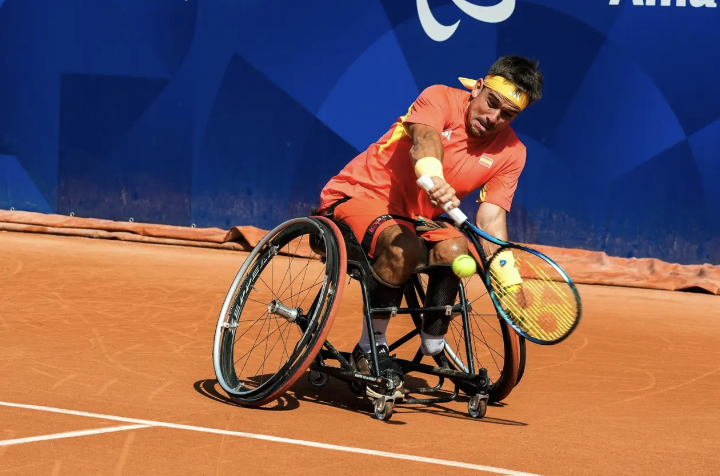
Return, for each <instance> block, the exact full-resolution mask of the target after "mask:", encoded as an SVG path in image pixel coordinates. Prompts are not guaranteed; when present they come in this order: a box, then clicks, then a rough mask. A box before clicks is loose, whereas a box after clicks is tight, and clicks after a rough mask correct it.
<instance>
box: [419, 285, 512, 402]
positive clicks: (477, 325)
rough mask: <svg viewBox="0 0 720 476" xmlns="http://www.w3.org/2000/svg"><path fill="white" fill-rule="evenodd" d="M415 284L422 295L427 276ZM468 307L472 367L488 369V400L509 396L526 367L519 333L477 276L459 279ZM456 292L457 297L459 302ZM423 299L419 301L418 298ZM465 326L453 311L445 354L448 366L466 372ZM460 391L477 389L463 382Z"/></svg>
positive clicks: (475, 391)
mask: <svg viewBox="0 0 720 476" xmlns="http://www.w3.org/2000/svg"><path fill="white" fill-rule="evenodd" d="M417 276H418V281H416V287H417V286H418V284H419V287H420V292H419V293H418V294H422V295H423V296H424V293H425V289H426V288H427V277H426V276H424V275H421V274H419V275H417ZM461 287H462V289H463V291H464V294H465V300H466V302H467V304H468V306H469V309H468V335H469V336H470V355H471V357H472V361H473V368H474V370H475V371H476V372H477V370H478V369H479V368H485V369H486V370H487V375H488V378H489V379H490V387H489V389H488V393H489V403H497V402H500V401H502V400H504V399H505V398H507V397H508V395H510V393H511V392H512V390H513V388H515V386H516V385H517V383H518V380H519V376H520V369H521V368H524V367H525V364H524V359H525V353H524V352H522V354H521V352H520V340H519V336H518V335H517V333H516V332H515V331H513V329H512V328H511V327H510V326H509V325H508V324H507V323H506V322H505V320H503V319H502V318H500V317H499V316H498V315H497V312H496V311H495V308H494V306H493V304H492V300H491V299H490V296H489V294H488V292H487V288H486V287H485V286H484V284H483V282H482V279H481V278H480V276H478V275H473V276H471V277H469V278H464V279H462V280H461ZM459 299H460V295H459V293H458V300H457V301H456V303H459V302H460V300H459ZM421 302H422V300H421ZM467 347H468V346H467V344H466V340H465V327H464V324H463V319H462V315H461V314H460V313H455V314H454V315H453V319H452V321H450V326H449V328H448V332H447V334H446V335H445V355H446V356H447V360H448V361H449V363H450V366H451V368H454V369H456V370H461V371H464V372H469V368H470V366H469V365H468V363H469V361H470V359H469V358H468V352H467ZM458 386H459V388H460V390H462V391H463V393H465V394H467V395H469V396H474V395H475V394H476V393H477V392H478V389H477V388H474V387H473V386H472V385H470V384H468V383H466V382H458Z"/></svg>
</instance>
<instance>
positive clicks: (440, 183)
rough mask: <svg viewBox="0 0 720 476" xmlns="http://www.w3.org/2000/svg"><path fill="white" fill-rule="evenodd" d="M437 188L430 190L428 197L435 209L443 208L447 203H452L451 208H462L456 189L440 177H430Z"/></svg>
mask: <svg viewBox="0 0 720 476" xmlns="http://www.w3.org/2000/svg"><path fill="white" fill-rule="evenodd" d="M430 178H431V179H432V181H433V183H434V184H435V186H434V187H433V188H432V189H430V192H429V193H428V196H429V197H430V203H431V204H432V206H433V207H442V206H443V205H444V204H445V203H447V202H451V203H452V207H451V208H457V207H459V206H460V200H458V198H457V197H456V196H455V189H454V188H452V187H451V186H450V184H449V183H447V182H446V181H445V180H444V179H442V178H440V177H430Z"/></svg>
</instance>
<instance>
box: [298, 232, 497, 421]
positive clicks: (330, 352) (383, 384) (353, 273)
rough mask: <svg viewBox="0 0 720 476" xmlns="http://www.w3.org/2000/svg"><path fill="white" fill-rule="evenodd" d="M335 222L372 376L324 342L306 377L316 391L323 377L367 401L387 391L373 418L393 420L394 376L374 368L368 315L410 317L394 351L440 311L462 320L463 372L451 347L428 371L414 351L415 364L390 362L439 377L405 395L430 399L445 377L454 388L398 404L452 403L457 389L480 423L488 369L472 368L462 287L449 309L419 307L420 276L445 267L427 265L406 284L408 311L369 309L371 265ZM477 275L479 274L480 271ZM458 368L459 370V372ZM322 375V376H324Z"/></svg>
mask: <svg viewBox="0 0 720 476" xmlns="http://www.w3.org/2000/svg"><path fill="white" fill-rule="evenodd" d="M331 220H332V221H333V223H335V225H336V226H337V227H338V228H339V229H340V232H341V233H342V235H343V238H344V239H345V244H346V249H347V274H348V275H349V276H350V277H351V278H352V279H355V280H357V281H358V282H359V283H360V287H361V290H362V297H363V318H364V319H365V323H366V325H367V326H368V330H369V332H368V335H369V338H370V351H371V354H372V369H371V371H372V375H367V374H365V373H361V372H358V371H355V370H353V368H352V366H351V364H350V353H349V352H341V351H338V350H337V349H335V348H334V347H333V346H332V344H330V342H329V341H328V340H326V341H325V343H324V344H323V348H322V349H321V350H320V352H319V353H318V355H317V356H316V358H315V361H314V362H313V363H312V364H311V365H310V370H311V373H310V374H309V375H308V380H309V381H310V383H311V384H312V385H314V386H316V387H321V386H324V385H325V384H326V383H327V381H328V379H327V377H326V376H333V377H335V378H338V379H341V380H345V381H347V382H357V383H358V384H360V392H361V393H362V394H363V396H365V395H366V394H365V391H364V386H365V385H374V386H377V387H379V388H381V389H385V395H384V396H383V397H382V398H379V399H376V400H375V405H374V410H375V416H376V417H377V418H378V419H380V420H387V419H389V418H390V416H391V415H392V411H393V406H394V403H395V402H394V397H393V393H394V381H393V378H392V376H383V375H381V373H380V369H379V367H378V355H377V349H376V342H375V330H374V326H373V322H372V321H373V320H372V316H373V315H374V314H376V313H382V314H386V315H387V314H388V313H389V314H390V316H391V317H390V318H392V317H394V316H395V315H397V314H410V316H411V317H412V320H413V323H414V324H415V329H413V330H412V331H410V332H408V333H407V334H406V335H404V336H403V337H401V338H399V339H398V340H397V341H395V342H393V343H392V344H389V349H390V351H391V352H392V351H393V350H395V349H397V348H399V347H400V346H402V345H403V344H405V343H406V342H408V341H410V340H411V339H412V338H413V337H415V336H417V335H419V334H420V328H421V325H422V313H423V312H426V311H444V312H445V313H446V315H448V316H450V315H452V314H458V313H459V314H460V316H461V317H462V324H463V331H464V337H465V352H466V354H465V355H466V356H467V361H468V362H467V367H466V368H462V367H465V366H464V365H463V364H462V362H461V361H459V359H457V357H456V356H455V355H454V354H453V353H452V351H451V350H450V349H449V347H448V346H447V345H446V346H445V349H444V351H443V352H441V353H440V354H438V355H436V356H433V359H434V360H435V362H436V364H437V365H436V366H434V367H433V366H430V365H427V364H422V363H420V361H421V360H422V358H423V357H424V354H423V353H422V352H421V350H420V349H418V350H417V352H416V354H415V357H414V358H413V360H406V359H398V358H394V360H395V362H396V363H398V365H399V366H400V368H401V369H402V371H403V373H404V374H408V373H411V372H417V373H421V374H426V375H433V376H436V377H439V379H440V381H439V383H438V384H437V385H436V386H434V387H427V388H418V389H413V391H411V392H409V393H420V394H428V393H432V392H436V391H438V390H439V389H440V388H441V387H442V386H443V384H444V382H445V378H449V379H450V380H451V381H452V382H453V383H454V384H455V389H454V391H453V393H452V394H451V395H450V396H448V397H432V398H407V397H406V398H403V400H402V404H430V403H447V402H451V401H454V400H455V399H456V398H457V397H458V394H459V390H460V389H462V390H463V391H464V392H465V393H467V394H469V395H470V401H469V402H468V413H469V414H470V416H472V417H473V418H482V417H484V416H485V412H486V410H487V403H488V400H489V394H488V387H489V379H488V377H487V369H485V368H480V369H477V371H476V369H475V368H474V366H475V364H474V356H473V350H472V343H471V342H472V341H471V338H470V325H469V319H468V311H469V310H470V309H471V304H470V303H468V302H467V300H466V298H465V288H464V286H463V284H462V282H461V283H460V286H459V297H460V303H459V304H454V305H448V306H438V307H423V306H422V305H421V304H420V302H422V301H424V300H425V293H424V291H423V288H422V285H421V283H420V279H419V278H418V274H427V273H429V272H432V270H433V269H434V268H440V267H445V266H447V265H435V266H433V265H430V266H425V267H422V268H419V269H417V270H415V271H414V272H413V274H412V277H411V279H410V282H409V283H408V284H407V286H406V288H405V291H404V294H405V300H406V302H407V303H408V307H405V308H403V307H397V308H396V307H392V308H371V307H370V305H369V302H370V300H369V296H368V292H367V287H366V284H365V276H367V275H369V274H370V263H369V261H368V258H367V255H366V254H365V252H364V250H363V249H362V246H361V245H360V243H359V242H358V241H357V239H356V238H355V235H354V234H353V232H352V231H351V230H350V228H349V227H348V226H347V225H345V224H344V223H342V222H339V221H337V220H333V219H332V218H331ZM479 272H482V271H481V270H479ZM446 353H447V354H449V356H450V359H447V357H446V355H445V354H446ZM327 360H336V361H338V362H339V363H340V367H335V366H330V365H327V364H326V363H325V361H327ZM458 368H461V370H458ZM323 374H324V375H323Z"/></svg>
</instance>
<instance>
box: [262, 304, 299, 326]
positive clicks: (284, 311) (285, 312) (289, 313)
mask: <svg viewBox="0 0 720 476" xmlns="http://www.w3.org/2000/svg"><path fill="white" fill-rule="evenodd" d="M268 314H271V315H278V316H280V317H282V318H283V319H286V320H287V321H288V322H295V320H297V318H298V316H299V315H300V311H299V310H298V309H290V308H289V307H287V306H285V305H283V304H282V303H281V302H279V301H278V300H277V299H273V300H272V301H270V304H268Z"/></svg>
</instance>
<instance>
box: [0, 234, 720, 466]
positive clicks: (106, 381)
mask: <svg viewBox="0 0 720 476" xmlns="http://www.w3.org/2000/svg"><path fill="white" fill-rule="evenodd" d="M245 256H246V254H245V253H243V252H237V251H226V250H213V249H201V248H189V247H180V246H166V245H151V244H143V243H133V242H121V241H106V240H93V239H87V238H75V237H58V236H50V235H38V234H24V233H9V232H3V233H0V379H1V381H2V386H1V387H0V475H3V476H4V475H13V474H18V475H20V474H33V475H79V476H84V475H119V474H126V475H160V476H162V475H175V474H187V475H190V474H192V475H246V474H293V475H296V474H307V475H339V474H357V475H360V474H433V475H435V474H452V475H460V474H517V473H513V472H527V473H532V474H543V475H584V474H593V475H595V474H597V475H609V474H633V475H664V474H668V475H670V474H672V475H677V474H683V475H690V474H698V475H710V474H718V472H719V471H720V403H719V402H720V400H719V397H718V396H719V395H720V297H718V296H710V295H702V294H691V293H681V292H670V291H657V290H643V289H630V288H620V287H604V286H581V287H580V292H581V295H582V297H583V306H584V314H583V320H582V322H581V324H580V326H579V328H578V330H577V331H576V332H575V333H574V334H573V335H572V336H571V337H570V338H569V339H568V340H567V341H565V342H563V343H562V344H559V345H557V346H550V347H541V346H537V345H534V344H528V347H527V349H528V363H527V370H526V372H525V376H524V378H523V380H522V382H521V383H520V385H519V386H518V387H517V388H515V390H514V391H513V393H512V394H511V395H510V396H509V397H508V398H507V399H506V401H505V402H504V403H505V404H504V405H502V406H491V407H489V408H488V411H487V416H486V417H485V419H484V420H473V419H471V418H470V417H469V416H467V399H466V397H460V398H459V400H458V401H456V402H453V403H449V404H440V405H433V406H415V405H413V406H397V407H396V410H395V413H394V415H393V417H392V419H391V420H390V422H388V423H384V422H380V421H377V420H376V419H375V418H374V416H373V415H372V413H371V412H369V411H368V407H367V406H366V405H365V404H364V403H363V401H362V399H361V398H360V397H356V396H354V395H353V394H351V393H350V392H349V390H348V389H347V386H346V385H345V384H344V383H342V382H338V381H336V380H332V379H331V380H330V383H329V384H328V385H327V386H326V387H324V388H321V389H316V388H314V387H312V386H310V385H309V384H308V382H307V380H306V379H305V378H304V377H303V378H301V379H300V380H299V381H298V382H297V384H296V385H295V386H294V387H293V389H291V390H290V391H289V392H288V393H287V394H286V396H285V397H284V398H283V399H281V400H280V401H278V402H277V403H275V404H271V405H269V406H268V407H267V408H263V409H246V408H242V407H239V406H237V405H235V404H233V403H231V402H230V401H229V400H228V399H227V398H226V396H225V394H224V393H223V392H222V390H221V389H220V388H219V386H218V385H217V383H216V382H215V375H214V372H213V367H212V361H211V359H212V340H213V334H214V331H215V325H216V321H217V317H218V313H219V311H220V307H221V305H222V301H223V299H224V296H225V293H226V292H227V289H228V287H229V285H230V283H231V282H232V279H233V278H234V276H235V273H236V272H237V269H238V268H239V266H240V265H241V263H242V260H243V259H244V257H245ZM358 291H359V287H358V286H357V285H356V284H355V283H353V284H352V285H350V286H348V287H346V291H345V294H344V296H343V300H342V305H341V307H340V311H339V314H338V316H337V318H336V319H335V323H334V326H333V328H332V331H331V333H330V341H331V342H332V343H333V344H334V345H335V346H336V347H338V348H340V349H341V350H347V351H349V350H351V349H352V346H353V345H354V343H355V342H356V341H357V338H358V337H359V335H360V330H361V324H360V322H361V321H360V315H361V300H360V296H359V292H358ZM409 326H410V321H409V319H405V318H404V317H398V318H396V319H395V320H393V322H392V323H391V325H390V329H389V331H388V332H389V335H390V337H391V338H392V337H393V336H395V337H397V336H399V335H402V333H403V332H406V331H407V330H409V329H410V327H409ZM429 379H430V378H429ZM429 379H428V382H431V381H430V380H429ZM433 384H434V383H433ZM7 404H25V405H37V406H42V407H44V409H28V408H17V407H12V406H7ZM57 409H60V410H59V411H61V412H65V413H57V412H53V411H51V410H57ZM66 410H73V411H80V412H91V413H94V414H101V415H104V416H106V417H107V418H98V417H92V416H88V415H86V416H79V415H73V414H67V412H66ZM116 417H121V418H119V419H118V418H116ZM137 420H140V421H139V422H138V421H137ZM166 423H173V424H179V425H192V428H188V427H179V428H178V427H175V428H169V427H167V426H161V425H164V424H166ZM158 425H160V426H158ZM118 427H130V428H118ZM113 428H114V430H113ZM102 429H110V430H112V431H111V432H108V433H99V431H100V430H102ZM83 430H89V431H90V434H86V435H73V434H71V435H69V436H68V437H66V438H61V439H47V438H51V437H53V435H55V436H57V435H58V434H62V433H67V432H77V431H83ZM95 430H97V431H98V432H95V433H92V432H93V431H95ZM218 430H220V432H219V433H222V432H223V431H226V434H218ZM233 432H244V433H251V434H253V435H269V436H274V437H281V438H290V439H294V440H302V442H316V443H325V444H330V445H340V446H342V447H343V449H344V451H340V450H338V449H331V448H327V447H312V446H303V445H299V444H297V443H298V442H288V441H280V442H278V441H267V440H262V439H257V438H262V436H259V437H258V436H255V437H248V436H252V435H246V434H244V433H242V434H237V433H233ZM28 437H47V438H46V440H45V441H43V440H41V441H35V440H31V441H26V440H18V439H22V438H28ZM8 440H15V441H14V442H13V441H8ZM9 443H13V444H9ZM353 448H356V449H370V450H378V451H384V452H388V453H393V454H395V455H397V454H402V455H413V456H417V457H425V458H436V459H442V460H445V461H446V463H448V462H462V463H471V464H474V465H481V466H483V467H487V468H488V469H489V470H490V471H480V470H478V469H467V468H459V467H453V466H449V465H448V464H437V463H433V462H424V461H420V460H415V461H406V460H399V459H395V458H388V457H383V456H380V455H370V454H361V453H354V452H352V449H353ZM493 468H494V469H493Z"/></svg>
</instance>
